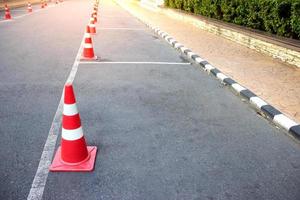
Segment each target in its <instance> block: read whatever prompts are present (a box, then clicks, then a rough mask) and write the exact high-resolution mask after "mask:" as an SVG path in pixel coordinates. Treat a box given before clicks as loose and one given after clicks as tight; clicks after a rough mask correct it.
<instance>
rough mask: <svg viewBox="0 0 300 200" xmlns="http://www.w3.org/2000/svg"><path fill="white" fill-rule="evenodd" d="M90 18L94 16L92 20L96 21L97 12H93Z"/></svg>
mask: <svg viewBox="0 0 300 200" xmlns="http://www.w3.org/2000/svg"><path fill="white" fill-rule="evenodd" d="M92 18H94V22H95V23H97V21H98V20H97V12H93V14H92Z"/></svg>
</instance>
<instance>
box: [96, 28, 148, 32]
mask: <svg viewBox="0 0 300 200" xmlns="http://www.w3.org/2000/svg"><path fill="white" fill-rule="evenodd" d="M97 30H126V31H127V30H128V31H131V30H132V31H145V30H149V29H147V28H126V27H102V28H97Z"/></svg>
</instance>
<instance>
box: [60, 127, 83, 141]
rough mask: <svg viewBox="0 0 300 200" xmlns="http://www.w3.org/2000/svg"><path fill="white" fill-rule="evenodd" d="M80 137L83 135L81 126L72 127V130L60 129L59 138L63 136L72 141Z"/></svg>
mask: <svg viewBox="0 0 300 200" xmlns="http://www.w3.org/2000/svg"><path fill="white" fill-rule="evenodd" d="M82 137H83V131H82V127H81V126H80V127H79V128H77V129H72V130H68V129H64V128H62V129H61V138H63V139H64V140H68V141H74V140H78V139H80V138H82Z"/></svg>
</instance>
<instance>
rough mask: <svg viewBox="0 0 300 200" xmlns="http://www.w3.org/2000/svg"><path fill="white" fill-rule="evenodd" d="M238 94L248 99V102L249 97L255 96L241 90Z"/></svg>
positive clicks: (248, 91)
mask: <svg viewBox="0 0 300 200" xmlns="http://www.w3.org/2000/svg"><path fill="white" fill-rule="evenodd" d="M240 94H241V95H242V96H243V97H246V98H247V99H248V101H249V100H250V98H251V97H256V94H254V93H253V92H251V91H250V90H248V89H246V90H242V91H241V92H240Z"/></svg>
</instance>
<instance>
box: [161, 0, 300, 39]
mask: <svg viewBox="0 0 300 200" xmlns="http://www.w3.org/2000/svg"><path fill="white" fill-rule="evenodd" d="M165 5H166V6H167V7H171V8H177V9H182V10H185V11H188V12H193V13H195V14H200V15H203V16H206V17H211V18H215V19H220V20H223V21H226V22H232V23H235V24H238V25H243V26H247V27H250V28H254V29H259V30H263V31H266V32H269V33H273V34H277V35H280V36H285V37H292V38H295V39H299V38H300V0H165Z"/></svg>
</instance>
